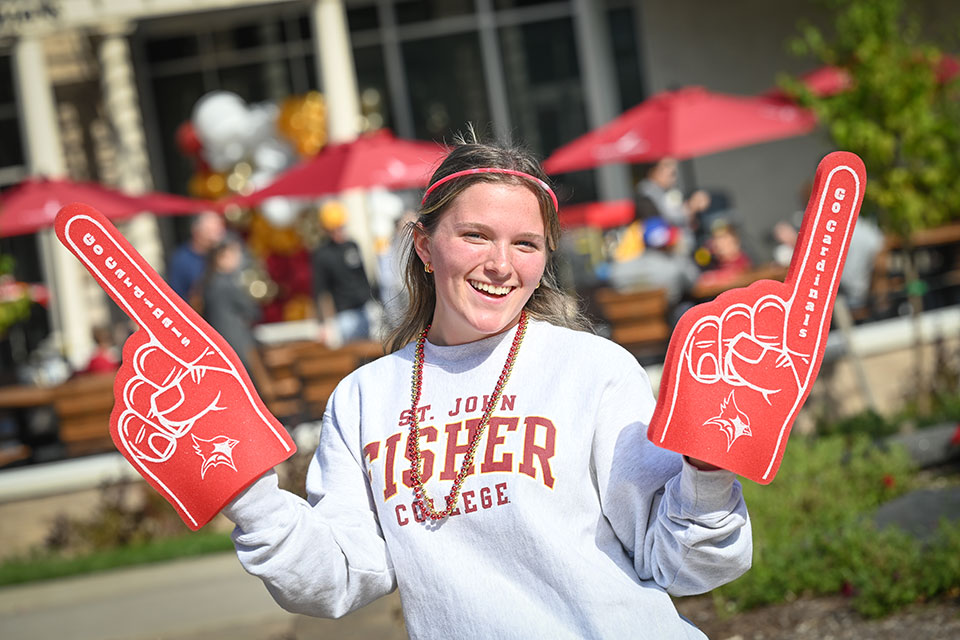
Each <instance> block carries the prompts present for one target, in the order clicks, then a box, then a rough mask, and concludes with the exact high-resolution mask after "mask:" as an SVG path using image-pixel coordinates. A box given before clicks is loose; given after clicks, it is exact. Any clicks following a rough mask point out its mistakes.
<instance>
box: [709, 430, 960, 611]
mask: <svg viewBox="0 0 960 640" xmlns="http://www.w3.org/2000/svg"><path fill="white" fill-rule="evenodd" d="M914 477H915V473H914V470H913V468H912V465H911V462H910V459H909V456H908V455H907V454H906V452H904V451H903V450H902V449H900V448H888V447H882V446H878V445H877V444H875V443H874V442H873V441H871V439H870V438H869V437H867V436H863V435H846V436H832V437H820V438H807V439H804V438H800V439H794V440H793V441H791V443H790V446H789V447H788V450H787V453H786V455H785V456H784V459H783V465H782V466H781V468H780V471H779V473H778V475H777V478H776V480H774V482H773V483H771V484H770V485H768V486H761V485H758V484H754V483H751V482H745V483H744V495H745V497H746V500H747V506H748V508H749V510H750V516H751V520H752V523H753V536H754V557H753V568H752V569H751V570H750V571H748V572H747V573H746V575H744V576H743V577H741V578H740V579H738V580H736V581H734V582H732V583H730V584H728V585H725V586H723V587H721V588H720V589H717V590H716V591H715V592H714V598H715V600H716V602H717V604H718V606H719V608H720V609H721V611H725V612H728V613H733V612H736V611H739V610H743V609H748V608H751V607H756V606H761V605H765V604H772V603H778V602H784V601H789V600H792V599H794V598H797V597H800V596H804V595H826V594H835V593H845V594H848V595H850V596H852V597H853V605H854V606H855V607H856V609H857V610H858V611H860V612H861V613H863V614H864V615H867V616H879V615H883V614H886V613H889V612H890V611H893V610H895V609H896V608H898V607H901V606H903V605H905V604H909V603H911V602H915V601H917V600H922V599H926V598H930V597H933V596H936V595H938V594H942V593H945V592H950V591H951V590H954V589H956V588H957V587H958V585H960V532H958V531H957V527H956V526H953V527H949V526H943V527H941V530H940V532H939V534H938V536H937V537H936V538H935V539H934V541H932V542H930V543H928V544H926V546H925V545H924V544H923V543H921V542H920V541H918V540H916V539H915V538H913V537H911V536H909V535H907V534H906V533H904V532H902V531H900V530H898V529H893V528H890V529H885V530H883V531H878V530H877V529H876V528H875V527H874V526H873V524H872V519H871V518H872V514H873V513H874V511H875V510H876V508H877V507H878V506H879V505H880V504H881V503H883V502H885V501H887V500H890V499H892V498H894V497H897V496H898V495H901V494H902V493H903V492H905V491H907V490H908V489H910V488H911V485H912V483H913V482H914V480H913V479H914Z"/></svg>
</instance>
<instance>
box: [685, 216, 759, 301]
mask: <svg viewBox="0 0 960 640" xmlns="http://www.w3.org/2000/svg"><path fill="white" fill-rule="evenodd" d="M704 249H705V250H706V251H707V252H708V254H709V262H708V263H707V269H706V270H705V271H704V272H703V273H702V274H701V275H700V277H699V279H698V281H699V282H700V283H702V284H704V285H709V286H713V285H724V284H728V283H732V282H733V281H735V280H736V279H737V278H738V277H739V276H741V275H743V274H744V273H746V272H747V271H749V270H750V269H751V268H752V267H753V262H752V261H751V260H750V257H749V256H748V255H747V254H746V252H745V251H744V250H743V243H742V242H741V240H740V234H739V233H738V232H737V230H736V228H734V226H733V225H731V224H730V223H729V222H727V221H726V220H722V219H717V220H714V222H713V224H712V225H711V229H710V236H709V237H708V238H707V241H706V242H705V243H704Z"/></svg>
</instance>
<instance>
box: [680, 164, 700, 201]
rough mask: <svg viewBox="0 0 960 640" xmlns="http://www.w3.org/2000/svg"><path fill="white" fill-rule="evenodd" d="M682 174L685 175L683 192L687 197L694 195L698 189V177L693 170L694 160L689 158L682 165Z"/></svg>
mask: <svg viewBox="0 0 960 640" xmlns="http://www.w3.org/2000/svg"><path fill="white" fill-rule="evenodd" d="M680 166H681V167H682V168H681V170H680V171H681V174H682V175H683V192H684V193H685V194H687V195H689V194H691V193H693V191H694V190H695V189H696V184H697V177H696V173H695V172H694V170H693V158H688V159H686V160H684V161H682V162H681V163H680Z"/></svg>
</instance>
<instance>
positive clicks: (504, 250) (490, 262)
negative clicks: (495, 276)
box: [485, 242, 510, 273]
mask: <svg viewBox="0 0 960 640" xmlns="http://www.w3.org/2000/svg"><path fill="white" fill-rule="evenodd" d="M508 251H509V250H508V247H507V246H506V245H504V244H501V243H498V242H495V243H492V244H491V245H490V253H489V254H488V255H487V263H486V265H485V266H486V268H487V269H489V270H490V271H493V272H495V273H505V272H506V271H508V270H509V269H510V257H509V252H508Z"/></svg>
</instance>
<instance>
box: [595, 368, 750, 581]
mask: <svg viewBox="0 0 960 640" xmlns="http://www.w3.org/2000/svg"><path fill="white" fill-rule="evenodd" d="M623 373H624V375H622V376H621V377H620V379H619V380H618V381H616V382H612V383H611V384H610V385H609V387H608V388H607V389H606V390H605V392H604V394H603V397H602V399H601V403H600V404H601V406H600V408H599V410H598V414H597V415H598V422H597V425H596V433H595V436H594V451H593V455H594V465H595V469H596V473H597V484H598V489H599V492H600V500H601V505H602V508H603V512H604V514H605V515H606V516H607V519H608V520H609V521H610V523H611V525H612V526H613V529H614V531H615V532H616V534H617V536H618V538H619V539H620V542H621V543H622V544H623V546H624V548H626V549H627V550H628V552H630V553H631V555H632V556H633V564H634V568H635V569H636V572H637V575H638V576H639V577H640V578H641V579H642V580H653V581H655V582H656V583H657V584H658V585H660V586H661V587H663V588H664V589H665V590H666V591H667V592H669V593H670V594H672V595H676V596H685V595H693V594H698V593H704V592H707V591H709V590H711V589H713V588H715V587H718V586H720V585H722V584H725V583H727V582H730V581H732V580H734V579H736V578H737V577H739V576H741V575H742V574H743V573H744V572H745V571H746V570H747V569H749V568H750V563H751V560H752V554H753V541H752V535H751V530H750V520H749V517H748V515H747V508H746V504H745V503H744V501H743V495H742V493H741V487H740V483H739V482H738V481H737V480H736V478H735V477H734V474H733V473H731V472H729V471H723V470H720V471H701V470H699V469H697V468H696V467H694V466H693V465H691V464H689V463H688V462H686V461H685V460H683V458H682V456H680V455H679V454H677V453H674V452H672V451H667V450H665V449H660V448H659V447H657V446H655V445H654V444H653V443H651V442H650V441H649V440H648V439H647V426H648V424H649V420H650V417H651V415H652V414H653V407H654V402H655V401H654V399H653V393H652V391H651V388H650V382H649V379H648V378H647V376H646V373H645V372H644V371H643V369H642V368H641V367H640V366H639V365H635V366H631V367H629V369H628V370H627V371H624V372H623Z"/></svg>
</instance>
